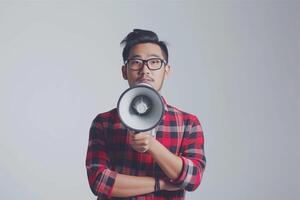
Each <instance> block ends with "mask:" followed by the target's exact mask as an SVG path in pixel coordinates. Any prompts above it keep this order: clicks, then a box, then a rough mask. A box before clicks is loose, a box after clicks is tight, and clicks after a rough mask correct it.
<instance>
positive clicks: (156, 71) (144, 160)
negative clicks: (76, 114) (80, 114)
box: [86, 29, 206, 200]
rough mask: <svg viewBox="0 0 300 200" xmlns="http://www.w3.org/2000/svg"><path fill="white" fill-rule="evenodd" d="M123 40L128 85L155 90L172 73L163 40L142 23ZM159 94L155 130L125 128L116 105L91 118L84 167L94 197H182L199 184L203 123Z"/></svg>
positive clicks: (123, 68) (159, 88) (202, 148)
mask: <svg viewBox="0 0 300 200" xmlns="http://www.w3.org/2000/svg"><path fill="white" fill-rule="evenodd" d="M123 43H124V44H125V47H124V49H123V61H124V65H123V66H122V75H123V78H124V79H125V80H127V81H128V83H129V86H130V87H132V86H135V85H136V84H139V83H147V84H150V85H151V86H152V87H153V88H154V89H155V90H156V91H158V92H159V91H160V90H161V88H162V86H163V82H164V80H165V79H166V78H167V77H168V76H169V73H170V65H169V64H168V56H169V55H168V49H167V47H166V45H165V43H164V42H162V41H159V39H158V37H157V35H156V34H155V33H154V32H152V31H147V30H140V29H134V30H133V32H131V33H129V34H128V35H127V37H125V39H124V40H123V41H122V42H121V44H123ZM162 99H163V102H164V109H165V113H164V116H163V118H162V120H161V121H160V123H159V125H158V126H157V127H155V128H154V130H153V131H154V132H155V135H154V136H153V135H152V134H151V131H147V132H141V133H138V134H134V132H133V131H131V130H128V129H127V128H126V127H125V126H124V125H123V124H122V123H121V121H120V118H119V116H118V112H117V109H116V108H115V109H113V110H111V111H109V112H105V113H101V114H99V115H98V116H97V117H96V118H95V119H94V121H93V123H92V125H91V128H90V136H89V145H88V151H87V158H86V168H87V174H88V180H89V184H90V187H91V190H92V191H93V193H94V194H95V195H96V196H98V199H162V200H163V199H184V194H185V191H193V190H195V189H196V188H197V187H198V186H199V184H200V182H201V180H202V175H203V172H204V168H205V164H206V159H205V155H204V138H203V132H202V128H201V125H200V123H199V121H198V119H197V117H196V116H194V115H191V114H188V113H185V112H182V111H180V110H179V109H177V108H175V107H173V106H170V105H168V104H167V103H166V101H165V99H164V98H163V97H162Z"/></svg>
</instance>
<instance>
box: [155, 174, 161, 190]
mask: <svg viewBox="0 0 300 200" xmlns="http://www.w3.org/2000/svg"><path fill="white" fill-rule="evenodd" d="M160 187H161V185H160V178H159V177H158V176H156V177H155V184H154V192H158V191H160V190H161V188H160Z"/></svg>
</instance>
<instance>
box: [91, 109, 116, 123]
mask: <svg viewBox="0 0 300 200" xmlns="http://www.w3.org/2000/svg"><path fill="white" fill-rule="evenodd" d="M118 119H119V118H118V111H117V108H114V109H112V110H109V111H106V112H103V113H99V114H97V115H96V117H95V118H94V120H93V123H109V122H112V123H113V122H116V121H118Z"/></svg>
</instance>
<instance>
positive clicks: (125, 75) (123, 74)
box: [122, 65, 128, 80]
mask: <svg viewBox="0 0 300 200" xmlns="http://www.w3.org/2000/svg"><path fill="white" fill-rule="evenodd" d="M122 76H123V78H124V80H128V79H127V68H126V66H125V65H123V66H122Z"/></svg>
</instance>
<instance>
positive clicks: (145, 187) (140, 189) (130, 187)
mask: <svg viewBox="0 0 300 200" xmlns="http://www.w3.org/2000/svg"><path fill="white" fill-rule="evenodd" d="M154 185H155V179H154V178H153V177H147V176H143V177H139V176H129V175H124V174H118V175H117V177H116V180H115V183H114V186H113V189H112V196H113V197H131V196H138V195H143V194H147V193H151V192H154Z"/></svg>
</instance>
